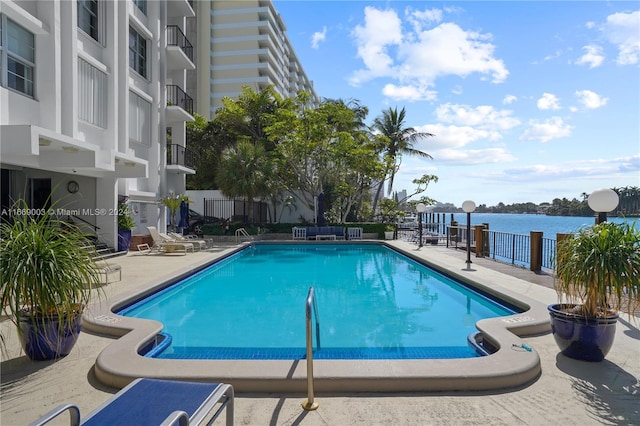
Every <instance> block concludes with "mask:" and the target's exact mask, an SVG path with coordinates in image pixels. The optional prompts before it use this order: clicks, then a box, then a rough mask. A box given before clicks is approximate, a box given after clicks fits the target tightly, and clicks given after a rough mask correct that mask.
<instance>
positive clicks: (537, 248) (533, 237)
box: [529, 231, 542, 272]
mask: <svg viewBox="0 0 640 426" xmlns="http://www.w3.org/2000/svg"><path fill="white" fill-rule="evenodd" d="M529 238H530V239H529V242H530V244H529V250H531V253H530V256H531V257H530V258H531V265H530V269H531V270H532V271H535V272H539V271H541V270H542V232H540V231H531V232H530V237H529Z"/></svg>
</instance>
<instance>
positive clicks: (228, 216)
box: [204, 198, 268, 223]
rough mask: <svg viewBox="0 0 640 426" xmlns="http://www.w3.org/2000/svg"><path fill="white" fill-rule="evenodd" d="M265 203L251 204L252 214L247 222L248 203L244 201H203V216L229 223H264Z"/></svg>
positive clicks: (209, 199)
mask: <svg viewBox="0 0 640 426" xmlns="http://www.w3.org/2000/svg"><path fill="white" fill-rule="evenodd" d="M267 208H268V206H267V203H264V202H262V201H254V202H253V214H252V215H251V220H249V203H248V202H247V201H246V200H224V199H213V198H205V199H204V216H205V217H207V218H218V219H222V220H228V221H230V222H243V223H266V222H267Z"/></svg>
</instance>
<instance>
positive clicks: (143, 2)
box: [133, 0, 147, 15]
mask: <svg viewBox="0 0 640 426" xmlns="http://www.w3.org/2000/svg"><path fill="white" fill-rule="evenodd" d="M133 4H135V5H136V6H137V7H138V9H140V12H142V13H144V14H145V15H146V14H147V0H133Z"/></svg>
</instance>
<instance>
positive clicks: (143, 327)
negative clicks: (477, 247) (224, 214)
mask: <svg viewBox="0 0 640 426" xmlns="http://www.w3.org/2000/svg"><path fill="white" fill-rule="evenodd" d="M265 243H268V244H274V243H277V242H275V241H267V242H265ZM281 243H286V244H291V243H292V242H291V241H283V242H281ZM293 243H295V244H318V243H321V244H322V243H324V242H315V241H314V242H293ZM334 243H335V242H333V241H331V242H330V243H329V242H327V243H325V244H334ZM338 243H339V244H349V242H338ZM255 244H260V242H256V243H255ZM358 244H382V245H386V246H389V247H391V248H393V249H395V250H397V251H399V252H401V253H403V254H405V255H407V256H408V257H410V258H412V259H414V260H416V261H418V262H421V263H424V264H426V265H428V266H430V267H433V268H434V269H436V270H438V271H440V272H442V273H444V274H446V275H449V276H451V277H453V278H455V279H458V280H461V281H463V282H465V283H467V284H469V285H472V286H475V287H478V288H479V289H480V290H482V291H483V292H487V293H490V294H496V295H499V296H500V298H502V299H504V300H506V301H508V302H509V303H511V304H514V305H516V306H520V307H522V308H525V312H522V313H519V314H515V315H511V316H507V317H500V318H491V319H483V320H481V321H479V322H478V323H477V324H476V326H477V328H478V329H479V330H480V332H481V333H482V335H483V337H484V338H485V339H487V340H489V341H490V342H491V343H492V344H493V345H494V346H496V347H497V348H498V350H497V351H496V352H495V353H493V354H491V355H489V356H484V357H479V358H468V359H454V360H448V359H427V360H424V359H406V360H398V359H392V360H380V359H375V360H324V359H323V360H314V362H313V367H314V388H315V391H316V392H334V393H335V392H338V393H341V392H408V391H469V390H496V389H505V388H512V387H516V386H522V385H525V384H527V383H530V382H532V381H534V380H535V379H536V378H537V377H538V376H539V375H540V372H541V366H540V358H539V355H538V353H537V352H536V351H535V349H532V348H529V347H528V346H526V345H524V347H523V343H524V342H523V341H522V339H521V337H523V336H528V335H538V334H543V333H547V332H549V330H550V324H549V316H548V313H547V307H546V305H544V304H542V303H540V302H538V301H536V300H533V299H531V298H529V297H527V296H526V295H523V294H521V293H518V292H516V291H512V290H511V289H509V288H508V287H505V283H506V284H513V282H514V281H522V280H519V279H517V278H513V277H511V276H507V275H504V274H499V273H495V272H493V273H489V274H487V273H484V272H483V270H482V268H481V267H478V268H474V269H473V270H472V271H473V273H470V271H465V270H461V269H460V265H458V264H457V263H455V264H454V263H453V262H451V263H449V262H446V259H440V258H439V259H438V262H437V263H436V262H433V261H431V260H430V259H429V258H428V254H429V253H428V252H427V251H426V250H424V251H417V250H407V248H406V247H403V246H402V244H398V243H396V242H393V241H370V242H368V241H364V240H363V241H358ZM245 245H246V244H245ZM245 245H242V246H240V247H236V248H234V249H231V250H228V251H226V252H224V253H222V254H221V256H218V257H216V258H215V259H208V260H205V261H202V262H200V263H196V264H193V265H191V266H189V267H186V268H183V269H181V270H179V271H177V272H176V273H173V274H169V275H166V276H163V277H161V278H159V279H157V280H153V281H150V282H149V283H147V284H146V285H144V286H143V287H139V288H138V289H136V290H133V291H129V292H126V293H123V294H120V295H118V296H117V298H116V299H114V300H113V301H111V302H110V303H109V304H108V305H106V304H97V305H92V306H90V307H89V309H87V310H86V311H85V314H84V316H83V327H84V328H85V329H87V330H90V331H92V332H96V333H100V334H103V335H108V336H113V337H117V338H118V339H117V340H115V341H114V342H113V343H111V344H110V345H108V346H107V347H106V348H105V349H104V350H103V351H102V352H101V353H100V354H99V355H98V358H97V359H96V362H95V366H94V371H95V374H96V377H97V378H98V380H100V381H101V382H103V383H104V384H107V385H110V386H114V387H124V386H126V385H127V384H128V383H130V382H131V381H133V380H134V379H136V378H138V377H154V378H163V379H182V380H195V381H218V382H225V383H231V384H232V385H233V386H234V388H235V389H236V390H237V391H240V392H266V393H269V392H293V393H301V392H305V391H306V389H307V377H306V361H305V360H172V359H156V358H146V357H144V356H141V355H139V354H138V351H139V350H140V349H141V348H143V347H144V346H146V345H148V344H149V343H150V342H152V341H153V340H154V339H155V338H156V336H157V334H158V333H159V332H160V331H161V330H162V324H161V323H159V322H157V321H152V320H144V319H138V318H128V317H123V316H120V315H117V314H115V313H114V311H117V310H119V309H120V308H121V307H124V306H126V305H128V304H130V303H131V301H133V300H135V299H137V298H140V297H141V296H144V295H148V294H151V293H154V292H156V291H158V290H159V289H161V288H163V287H165V286H166V285H167V284H166V283H167V282H175V281H178V280H180V279H182V278H184V277H186V276H188V275H190V274H192V273H193V272H195V271H198V270H200V269H202V268H204V267H206V266H208V265H209V264H211V263H213V262H216V261H219V260H220V259H221V258H223V257H228V256H230V255H232V254H234V253H236V252H238V251H239V250H241V249H243V248H244V247H245ZM500 281H502V282H500ZM301 324H302V320H301ZM528 349H530V350H528Z"/></svg>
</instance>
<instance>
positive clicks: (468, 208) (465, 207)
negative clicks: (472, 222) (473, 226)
mask: <svg viewBox="0 0 640 426" xmlns="http://www.w3.org/2000/svg"><path fill="white" fill-rule="evenodd" d="M475 209H476V203H474V202H473V201H471V200H467V201H465V202H463V203H462V211H463V212H465V213H471V212H472V211H474V210H475Z"/></svg>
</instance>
